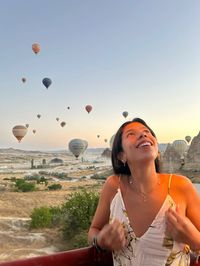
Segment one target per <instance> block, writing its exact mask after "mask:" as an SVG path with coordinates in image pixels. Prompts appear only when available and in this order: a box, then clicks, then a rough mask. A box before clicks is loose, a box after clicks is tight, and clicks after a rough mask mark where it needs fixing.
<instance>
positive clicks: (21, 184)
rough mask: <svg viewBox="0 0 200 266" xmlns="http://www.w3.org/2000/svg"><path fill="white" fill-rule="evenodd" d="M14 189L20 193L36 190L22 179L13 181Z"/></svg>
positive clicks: (33, 185) (31, 184)
mask: <svg viewBox="0 0 200 266" xmlns="http://www.w3.org/2000/svg"><path fill="white" fill-rule="evenodd" d="M15 187H16V188H17V191H22V192H29V191H35V190H36V187H35V184H33V183H29V182H26V181H25V180H24V179H17V180H16V181H15Z"/></svg>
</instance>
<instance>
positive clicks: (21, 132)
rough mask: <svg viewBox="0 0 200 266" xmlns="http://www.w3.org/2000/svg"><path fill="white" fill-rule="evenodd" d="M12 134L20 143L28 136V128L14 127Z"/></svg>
mask: <svg viewBox="0 0 200 266" xmlns="http://www.w3.org/2000/svg"><path fill="white" fill-rule="evenodd" d="M12 132H13V135H14V136H15V137H16V139H17V140H18V141H19V142H20V141H21V140H22V138H23V137H24V136H25V135H26V133H27V128H26V127H25V126H22V125H17V126H14V127H13V129H12Z"/></svg>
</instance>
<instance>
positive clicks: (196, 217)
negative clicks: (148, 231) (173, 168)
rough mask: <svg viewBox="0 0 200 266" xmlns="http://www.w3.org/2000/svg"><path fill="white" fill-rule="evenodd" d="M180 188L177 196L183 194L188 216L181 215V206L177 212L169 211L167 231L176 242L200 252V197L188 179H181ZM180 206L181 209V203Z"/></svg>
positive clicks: (167, 214)
mask: <svg viewBox="0 0 200 266" xmlns="http://www.w3.org/2000/svg"><path fill="white" fill-rule="evenodd" d="M179 186H180V187H179V190H178V191H177V194H178V193H179V194H182V202H185V205H186V213H185V214H186V216H185V215H183V213H181V211H180V209H179V206H177V208H176V211H174V210H172V209H169V210H168V211H167V213H166V218H167V220H166V221H167V231H168V233H169V234H170V235H171V236H172V237H173V239H175V240H176V241H178V242H182V243H186V244H188V245H189V246H190V248H191V249H192V250H199V249H200V196H199V194H198V192H197V190H196V188H195V187H194V185H193V184H192V183H191V181H190V180H188V179H186V178H181V179H179ZM180 191H181V193H180ZM180 199H181V198H180ZM179 205H180V207H181V201H180V204H179Z"/></svg>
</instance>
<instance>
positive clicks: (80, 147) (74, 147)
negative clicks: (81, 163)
mask: <svg viewBox="0 0 200 266" xmlns="http://www.w3.org/2000/svg"><path fill="white" fill-rule="evenodd" d="M68 146H69V150H70V151H71V152H72V153H73V155H74V156H75V157H76V158H78V157H79V155H80V154H81V153H84V151H85V150H86V149H87V146H88V142H87V141H86V140H82V139H72V140H71V141H70V142H69V144H68Z"/></svg>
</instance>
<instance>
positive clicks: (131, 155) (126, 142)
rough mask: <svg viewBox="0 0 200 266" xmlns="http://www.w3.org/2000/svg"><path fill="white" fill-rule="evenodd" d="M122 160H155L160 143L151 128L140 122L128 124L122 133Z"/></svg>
mask: <svg viewBox="0 0 200 266" xmlns="http://www.w3.org/2000/svg"><path fill="white" fill-rule="evenodd" d="M122 148H123V152H122V160H123V161H127V162H128V163H130V162H137V161H138V162H141V161H142V162H143V161H145V160H152V161H154V160H155V159H156V157H157V155H158V143H157V140H156V138H155V137H154V136H153V135H152V134H151V132H150V130H149V129H148V128H147V127H145V126H144V125H143V124H141V123H139V122H132V123H130V124H128V125H126V126H125V127H124V129H123V133H122Z"/></svg>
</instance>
